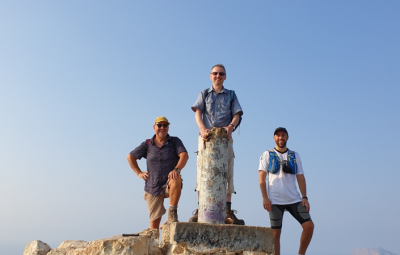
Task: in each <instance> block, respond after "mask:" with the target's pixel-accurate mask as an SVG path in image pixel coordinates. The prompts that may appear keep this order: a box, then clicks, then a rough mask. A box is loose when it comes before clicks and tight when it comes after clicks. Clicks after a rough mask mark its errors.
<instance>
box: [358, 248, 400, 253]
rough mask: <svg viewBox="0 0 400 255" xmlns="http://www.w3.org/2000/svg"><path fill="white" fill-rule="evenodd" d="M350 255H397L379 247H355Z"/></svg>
mask: <svg viewBox="0 0 400 255" xmlns="http://www.w3.org/2000/svg"><path fill="white" fill-rule="evenodd" d="M352 255H397V254H394V253H392V252H390V251H387V250H384V249H382V248H380V247H378V248H373V249H366V248H362V249H361V248H357V249H355V250H354V252H353V254H352Z"/></svg>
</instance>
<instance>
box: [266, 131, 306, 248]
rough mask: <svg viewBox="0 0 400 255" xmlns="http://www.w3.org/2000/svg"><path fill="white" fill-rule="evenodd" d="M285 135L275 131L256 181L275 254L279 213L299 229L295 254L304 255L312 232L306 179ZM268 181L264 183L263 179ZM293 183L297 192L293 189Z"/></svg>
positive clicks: (279, 230)
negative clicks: (292, 221) (288, 146)
mask: <svg viewBox="0 0 400 255" xmlns="http://www.w3.org/2000/svg"><path fill="white" fill-rule="evenodd" d="M288 139H289V134H288V132H287V130H286V128H283V127H279V128H277V129H275V132H274V140H275V143H276V146H275V148H274V149H271V150H268V151H265V152H264V153H263V154H262V155H261V158H260V166H259V168H258V169H259V170H258V172H259V182H260V189H261V194H262V197H263V207H264V209H265V210H267V211H268V212H269V217H270V222H271V229H272V234H273V236H274V244H275V254H276V255H280V237H281V229H282V219H283V212H284V211H285V210H286V211H288V212H289V213H290V214H291V215H292V216H293V217H294V218H295V219H296V220H297V221H298V222H299V223H300V224H301V226H302V228H303V232H302V234H301V238H300V248H299V253H298V254H299V255H303V254H306V250H307V247H308V245H309V244H310V242H311V238H312V235H313V232H314V223H313V222H312V220H311V217H310V213H309V212H310V204H309V203H308V198H307V189H306V180H305V178H304V172H303V167H302V165H301V159H300V156H299V154H298V153H297V152H294V151H291V150H289V149H288V148H287V147H286V142H287V140H288ZM267 177H268V182H267V183H266V181H265V180H266V178H267ZM296 181H297V184H298V186H299V189H300V193H301V195H300V193H299V192H298V190H297V187H296Z"/></svg>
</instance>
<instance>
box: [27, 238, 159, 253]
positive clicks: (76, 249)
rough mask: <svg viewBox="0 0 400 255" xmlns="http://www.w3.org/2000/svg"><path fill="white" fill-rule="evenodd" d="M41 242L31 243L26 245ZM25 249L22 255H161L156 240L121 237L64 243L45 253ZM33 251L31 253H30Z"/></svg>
mask: <svg viewBox="0 0 400 255" xmlns="http://www.w3.org/2000/svg"><path fill="white" fill-rule="evenodd" d="M34 242H37V243H42V242H41V241H33V242H31V243H29V244H28V246H32V245H31V244H32V243H34ZM28 246H27V247H26V248H25V251H24V253H23V255H117V254H118V255H153V254H154V255H162V253H161V249H160V248H159V247H158V240H155V239H152V238H149V237H144V236H138V237H122V236H113V237H110V238H105V239H100V240H94V241H91V242H85V241H81V240H78V241H64V242H62V243H61V244H60V245H59V246H58V247H57V248H56V249H53V250H51V251H50V247H49V250H48V251H47V252H45V253H35V252H36V251H35V250H32V249H30V248H29V249H28ZM31 251H33V252H31Z"/></svg>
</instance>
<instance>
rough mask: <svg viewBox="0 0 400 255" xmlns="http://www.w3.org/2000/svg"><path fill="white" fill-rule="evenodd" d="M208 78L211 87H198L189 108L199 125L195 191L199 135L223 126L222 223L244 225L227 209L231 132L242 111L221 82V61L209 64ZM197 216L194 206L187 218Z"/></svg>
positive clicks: (231, 188)
mask: <svg viewBox="0 0 400 255" xmlns="http://www.w3.org/2000/svg"><path fill="white" fill-rule="evenodd" d="M210 80H211V81H212V87H211V88H207V89H205V90H203V91H201V93H200V95H199V96H198V98H197V100H196V102H195V103H194V105H193V106H192V110H193V111H194V112H195V118H196V123H197V125H198V127H199V129H200V134H199V138H198V139H199V140H198V142H199V144H198V146H199V147H198V148H199V150H198V153H197V182H196V191H199V190H200V186H199V185H200V177H201V164H202V150H203V148H204V147H203V138H206V137H207V133H208V131H210V130H211V129H212V128H213V127H219V128H223V129H225V130H226V133H227V138H228V140H229V143H228V175H227V195H226V201H227V202H226V218H225V223H227V224H237V225H244V221H243V220H240V219H238V218H237V217H236V215H235V214H234V212H235V211H234V210H232V209H231V201H232V200H231V199H232V193H235V187H234V185H233V160H234V157H235V156H234V152H233V139H232V132H233V131H234V130H235V128H236V127H237V126H238V124H239V123H240V119H241V116H242V115H243V111H242V108H241V106H240V104H239V101H238V99H237V97H236V94H235V93H234V91H232V90H228V89H226V88H225V87H224V86H223V84H224V81H225V80H226V70H225V67H224V66H223V65H221V64H218V65H215V66H213V67H212V68H211V73H210ZM197 220H198V209H197V210H196V211H195V213H194V216H193V217H191V218H190V219H189V222H197Z"/></svg>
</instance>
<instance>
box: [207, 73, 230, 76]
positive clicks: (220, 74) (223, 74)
mask: <svg viewBox="0 0 400 255" xmlns="http://www.w3.org/2000/svg"><path fill="white" fill-rule="evenodd" d="M211 74H212V75H215V76H217V74H219V76H225V74H226V73H224V72H212V73H211Z"/></svg>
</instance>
